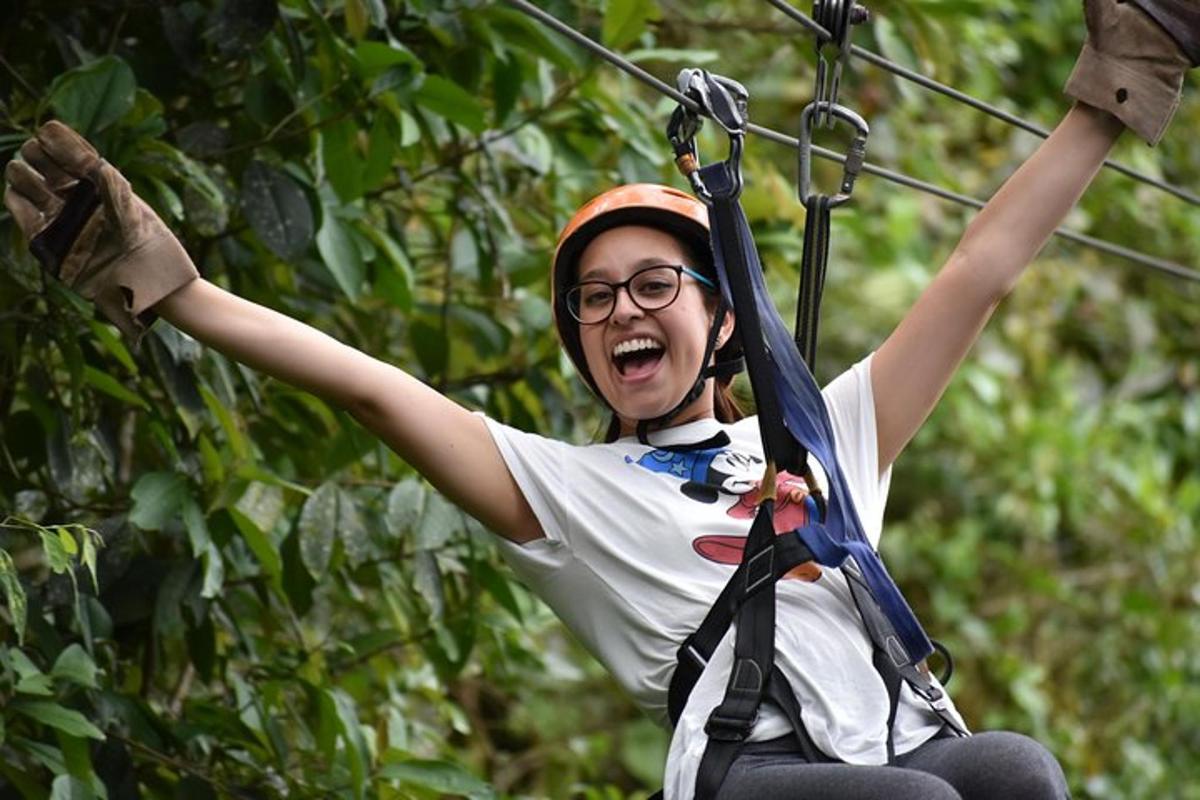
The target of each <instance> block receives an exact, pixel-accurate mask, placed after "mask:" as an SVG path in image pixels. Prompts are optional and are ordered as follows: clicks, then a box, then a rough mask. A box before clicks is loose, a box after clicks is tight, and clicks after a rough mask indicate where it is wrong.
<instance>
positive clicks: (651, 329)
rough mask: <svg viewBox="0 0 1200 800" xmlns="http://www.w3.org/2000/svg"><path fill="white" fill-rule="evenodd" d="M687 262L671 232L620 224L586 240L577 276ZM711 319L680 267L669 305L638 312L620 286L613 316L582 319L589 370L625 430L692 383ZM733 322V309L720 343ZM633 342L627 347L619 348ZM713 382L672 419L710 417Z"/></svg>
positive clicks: (670, 404)
mask: <svg viewBox="0 0 1200 800" xmlns="http://www.w3.org/2000/svg"><path fill="white" fill-rule="evenodd" d="M691 261H692V259H691V257H690V256H688V254H687V249H686V248H685V247H684V246H683V244H682V243H681V242H680V241H679V240H678V239H676V238H675V237H674V236H672V235H671V234H669V233H664V232H663V231H660V230H658V229H657V228H648V227H643V226H640V225H625V226H621V227H618V228H613V229H611V230H608V231H605V232H604V233H602V234H600V235H599V236H597V237H596V238H595V239H593V240H592V241H591V243H589V244H588V246H587V248H586V249H585V250H584V251H583V254H582V255H581V256H580V259H579V275H578V276H577V280H580V281H584V280H597V279H598V280H605V281H610V282H612V283H619V282H620V281H623V280H626V279H627V278H628V277H629V276H630V275H632V274H633V273H635V272H637V271H638V270H639V269H643V268H645V267H647V266H652V265H655V264H683V265H687V266H690V265H691ZM712 319H713V312H712V310H711V309H710V308H709V305H708V303H707V302H706V294H705V290H704V288H703V287H702V286H701V284H699V283H698V282H697V281H696V280H695V279H694V278H692V277H690V276H688V275H686V274H685V275H683V276H681V285H680V287H679V296H678V297H677V298H676V299H675V302H673V303H672V304H671V305H669V306H667V307H666V308H661V309H658V310H657V311H643V310H642V309H641V308H639V307H638V306H637V305H635V304H634V302H633V301H632V300H631V299H630V297H629V293H628V291H626V290H618V292H617V296H616V306H615V307H614V308H613V312H612V316H610V317H609V318H608V319H607V320H606V321H604V322H601V323H599V324H596V325H580V326H579V335H580V340H581V343H582V345H583V354H584V358H585V359H586V360H587V365H588V369H589V370H591V373H592V377H593V378H594V379H595V381H596V386H597V387H598V388H599V389H600V393H601V394H602V395H603V396H604V398H605V399H606V400H607V401H608V403H609V405H611V406H612V407H613V409H614V410H615V411H616V412H617V416H618V417H619V418H620V420H621V433H622V435H627V434H629V433H632V432H633V431H634V430H635V427H636V425H637V421H638V420H640V419H653V418H655V417H658V416H661V415H662V414H665V413H667V412H668V411H670V410H671V409H672V408H674V406H675V404H676V403H678V402H679V401H680V399H682V398H683V396H684V395H685V394H686V393H687V392H688V390H689V389H691V388H692V384H693V383H694V382H695V380H696V375H697V373H699V371H700V361H701V359H702V358H703V356H704V345H705V343H706V341H707V337H708V331H709V326H710V325H712ZM732 329H733V317H732V314H730V315H727V317H726V320H725V323H724V325H723V326H722V331H721V336H720V338H719V339H718V342H724V341H725V340H726V339H727V338H728V337H729V334H730V333H731V332H732ZM631 345H632V346H633V348H634V350H633V351H632V352H630V353H625V352H623V351H626V350H627V349H629V348H630V347H631ZM712 384H713V382H712V381H708V383H707V385H706V387H705V391H704V394H702V395H701V396H700V398H699V399H697V400H696V401H695V402H693V403H692V404H691V405H689V406H688V407H687V408H684V409H683V410H682V411H680V413H679V414H678V415H677V416H676V417H675V418H674V419H673V420H672V424H681V423H684V422H690V421H692V420H695V419H700V418H702V417H710V416H712V408H713V399H712Z"/></svg>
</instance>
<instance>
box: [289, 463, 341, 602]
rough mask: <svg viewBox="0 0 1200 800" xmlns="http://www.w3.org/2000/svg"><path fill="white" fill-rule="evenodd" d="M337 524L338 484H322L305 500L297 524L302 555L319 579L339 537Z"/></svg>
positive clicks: (310, 570)
mask: <svg viewBox="0 0 1200 800" xmlns="http://www.w3.org/2000/svg"><path fill="white" fill-rule="evenodd" d="M337 524H338V487H337V484H335V483H331V482H327V483H323V484H321V486H320V488H318V489H317V490H316V491H315V492H313V493H312V494H311V495H309V497H308V499H307V500H305V501H304V508H302V509H301V510H300V521H299V523H298V525H297V527H298V528H299V533H300V558H301V560H302V561H303V562H304V566H305V568H306V569H308V571H309V573H310V574H311V575H312V576H313V577H314V578H316V579H317V580H321V579H322V578H323V577H325V572H326V570H327V569H328V568H329V559H330V557H331V556H332V555H333V543H334V541H335V540H336V538H337Z"/></svg>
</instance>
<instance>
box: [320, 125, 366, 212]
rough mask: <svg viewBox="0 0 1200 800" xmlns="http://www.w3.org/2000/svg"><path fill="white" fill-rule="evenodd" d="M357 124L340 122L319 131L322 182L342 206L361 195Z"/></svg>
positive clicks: (362, 163) (361, 180)
mask: <svg viewBox="0 0 1200 800" xmlns="http://www.w3.org/2000/svg"><path fill="white" fill-rule="evenodd" d="M357 143H358V124H357V123H356V122H355V121H354V120H353V119H343V120H341V121H340V122H336V123H334V124H332V125H328V126H326V127H325V128H324V129H322V131H321V163H322V165H323V167H324V171H323V174H324V176H325V180H326V181H328V182H329V185H330V186H332V187H333V190H334V191H335V192H337V196H338V198H339V199H340V200H341V201H342V202H343V203H350V202H353V201H355V200H357V199H358V198H360V197H362V194H363V169H364V167H365V162H364V159H363V155H364V154H363V153H361V152H360V151H359V149H358V144H357Z"/></svg>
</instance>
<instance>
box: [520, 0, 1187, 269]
mask: <svg viewBox="0 0 1200 800" xmlns="http://www.w3.org/2000/svg"><path fill="white" fill-rule="evenodd" d="M504 2H505V3H507V4H508V5H510V6H512V7H513V8H515V9H517V10H518V11H520V12H522V13H524V14H526V15H528V16H530V17H533V18H534V19H536V20H537V21H539V22H541V23H542V24H543V25H545V26H547V27H548V28H551V29H552V30H554V31H556V32H557V33H560V34H562V35H563V36H565V37H566V38H568V39H570V40H571V41H573V42H575V43H576V44H578V45H579V46H580V47H583V48H584V49H585V50H587V51H589V52H590V53H592V54H593V55H595V56H597V57H599V58H602V59H604V60H605V61H607V62H608V63H610V64H612V65H613V66H615V67H617V68H618V69H620V70H621V71H623V72H625V73H626V74H628V75H631V76H632V77H634V78H637V79H638V80H639V81H641V82H642V83H645V84H646V85H647V86H650V87H651V88H653V89H655V90H657V91H658V92H660V93H662V94H663V95H666V96H667V97H669V98H671V99H672V100H674V101H675V102H677V103H679V104H680V105H682V106H685V107H686V108H687V109H688V110H689V111H693V112H696V113H700V108H699V106H698V105H697V104H696V102H695V101H694V100H692V99H691V98H689V97H687V96H685V95H683V94H681V93H680V92H678V91H677V90H676V89H675V88H674V87H672V86H670V85H669V84H667V83H664V82H663V81H661V80H659V79H658V78H656V77H654V76H653V75H651V74H650V73H649V72H647V71H646V70H644V69H642V68H641V67H639V66H637V65H636V64H633V63H630V62H629V61H628V60H627V59H625V58H622V57H621V56H620V55H618V54H616V53H614V52H612V51H611V50H609V49H608V48H606V47H604V46H603V45H601V44H600V43H598V42H595V41H593V40H592V39H590V38H588V37H587V36H585V35H583V34H582V33H580V32H579V31H577V30H575V29H574V28H572V27H570V26H569V25H566V24H565V23H563V22H561V21H560V20H558V19H556V18H555V17H552V16H551V15H550V14H547V13H546V12H545V11H542V10H541V9H540V8H538V7H537V6H535V5H533V4H532V3H530V2H528V0H504ZM805 19H808V18H807V17H805ZM808 21H809V23H811V24H813V25H815V24H816V23H813V22H812V20H808ZM822 30H823V29H822ZM746 130H747V132H749V133H753V134H755V135H756V136H759V137H761V138H763V139H766V140H768V141H772V142H776V143H778V144H782V145H784V146H786V147H791V148H793V149H798V148H799V142H798V141H797V139H796V137H794V136H788V135H787V134H785V133H780V132H779V131H776V130H773V129H771V128H765V127H763V126H761V125H756V124H754V123H751V124H749V125H747V126H746ZM812 152H813V153H815V154H816V155H818V156H820V157H821V158H824V159H827V160H829V161H836V162H838V163H843V162H844V161H845V156H843V155H841V154H840V153H835V152H833V151H832V150H828V149H826V148H824V147H819V146H816V145H814V146H813V148H812ZM862 171H863V172H866V173H868V174H870V175H874V176H876V177H878V178H883V179H884V180H886V181H889V182H891V183H895V184H897V185H900V186H905V187H908V188H910V189H915V190H917V191H920V192H925V193H926V194H930V195H933V196H935V197H940V198H942V199H943V200H949V201H950V202H953V203H958V204H959V205H963V206H967V207H969V208H975V209H980V208H983V206H984V201H982V200H980V199H978V198H975V197H971V196H969V195H965V194H960V193H958V192H954V191H951V190H949V189H944V188H942V187H940V186H937V185H936V184H932V183H928V182H926V181H922V180H918V179H917V178H913V177H910V176H908V175H905V174H903V173H901V172H895V171H893V170H890V169H887V168H885V167H880V166H877V165H875V164H872V163H871V162H869V161H868V162H865V163H864V164H863V166H862ZM1054 234H1055V235H1056V236H1060V237H1062V238H1064V239H1067V240H1068V241H1072V242H1076V243H1078V244H1082V245H1084V246H1085V247H1090V248H1093V249H1095V250H1099V251H1101V252H1104V253H1108V254H1109V255H1114V256H1117V257H1118V258H1124V259H1127V260H1129V261H1133V262H1135V263H1138V264H1141V265H1142V266H1145V267H1149V268H1150V269H1153V270H1157V271H1159V272H1163V273H1165V274H1168V275H1171V276H1173V277H1176V278H1183V279H1185V280H1189V281H1195V282H1197V283H1200V272H1197V271H1196V270H1193V269H1190V268H1188V267H1185V266H1183V265H1182V264H1178V263H1176V262H1174V261H1169V260H1166V259H1162V258H1158V257H1157V256H1152V255H1149V254H1146V253H1143V252H1141V251H1138V250H1133V249H1131V248H1128V247H1123V246H1121V245H1117V244H1113V243H1112V242H1108V241H1105V240H1103V239H1097V238H1095V237H1093V236H1088V235H1087V234H1083V233H1079V232H1078V231H1073V230H1071V229H1069V228H1064V227H1059V228H1057V229H1055V231H1054Z"/></svg>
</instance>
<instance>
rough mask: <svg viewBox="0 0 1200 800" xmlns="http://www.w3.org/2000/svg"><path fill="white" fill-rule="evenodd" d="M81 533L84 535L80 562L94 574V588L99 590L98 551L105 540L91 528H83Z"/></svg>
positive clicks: (89, 572) (90, 573)
mask: <svg viewBox="0 0 1200 800" xmlns="http://www.w3.org/2000/svg"><path fill="white" fill-rule="evenodd" d="M81 534H82V537H83V553H82V554H81V555H80V556H79V563H80V564H82V565H83V567H84V569H86V570H87V571H88V574H89V575H91V576H92V588H93V589H95V590H96V591H97V592H99V591H100V579H99V577H98V576H97V575H96V569H97V561H96V551H97V550H99V549H100V548H101V547H103V546H104V540H103V539H101V538H100V534H99V533H97V532H96V531H94V530H92V529H91V528H83V529H82V531H81Z"/></svg>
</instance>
